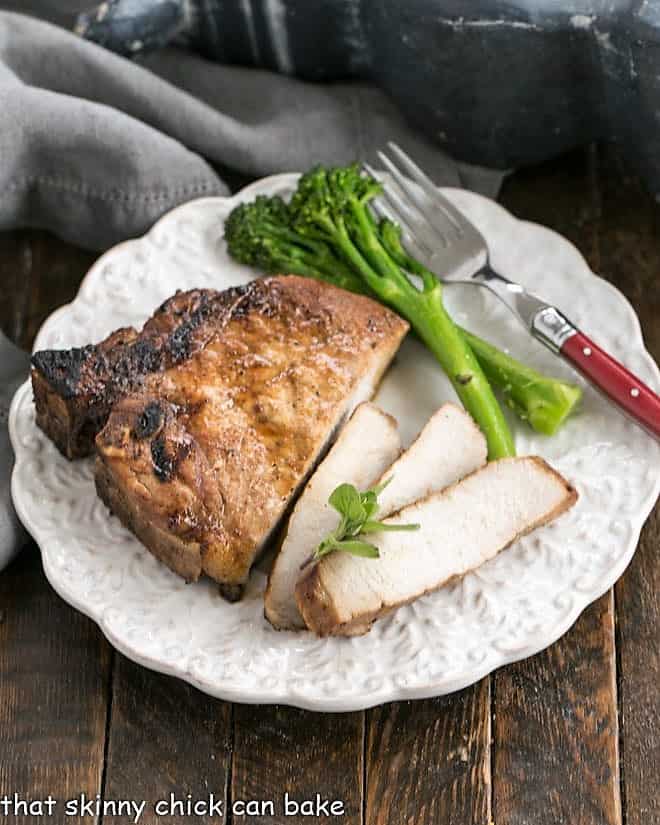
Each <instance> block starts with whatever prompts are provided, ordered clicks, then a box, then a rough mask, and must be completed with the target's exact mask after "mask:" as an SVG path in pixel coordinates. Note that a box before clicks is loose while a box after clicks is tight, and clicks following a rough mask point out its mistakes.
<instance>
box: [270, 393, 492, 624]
mask: <svg viewBox="0 0 660 825" xmlns="http://www.w3.org/2000/svg"><path fill="white" fill-rule="evenodd" d="M367 406H371V405H363V406H362V407H359V408H358V409H357V410H356V411H355V414H354V416H353V418H352V419H351V421H349V423H348V424H347V425H346V427H345V428H344V429H343V430H342V433H341V436H340V437H339V439H337V441H336V442H335V444H334V446H333V448H332V450H331V451H330V452H329V453H328V456H327V458H326V459H325V461H324V462H323V463H322V464H321V466H320V467H319V468H318V470H317V471H316V472H315V473H314V475H313V476H312V478H311V480H310V482H309V484H308V485H307V487H306V488H305V491H304V492H303V494H302V495H301V497H300V498H299V499H298V502H297V503H296V507H295V509H294V511H293V514H292V516H291V519H290V521H289V526H288V530H287V534H286V538H285V539H284V541H283V543H282V547H281V549H280V552H279V554H278V556H277V558H276V559H275V564H274V565H273V569H272V571H271V574H270V578H269V580H268V588H267V589H266V595H265V605H266V617H267V618H268V620H269V621H270V622H271V624H273V625H274V626H275V627H278V628H280V629H301V628H304V627H305V622H304V620H303V618H302V616H301V615H300V611H299V610H298V605H297V604H296V600H295V588H296V584H297V582H298V578H299V577H300V574H301V573H300V565H301V564H302V563H303V562H304V561H305V560H306V559H307V558H308V557H309V555H310V553H311V552H312V551H313V550H314V548H315V547H316V546H317V545H318V543H319V542H320V541H321V540H322V539H323V538H324V537H325V536H326V535H327V534H328V533H329V532H330V530H332V529H333V528H334V527H336V525H337V524H338V522H339V517H338V515H337V513H336V512H335V511H334V510H332V508H331V507H330V506H329V505H328V496H329V495H330V493H331V492H332V491H333V490H334V489H335V487H336V486H337V485H339V484H341V483H342V482H344V481H346V482H349V483H351V484H355V485H356V486H357V487H358V488H359V489H364V488H365V487H369V486H372V485H374V484H381V483H383V482H384V481H387V480H388V479H390V481H389V483H388V485H387V487H385V489H384V490H383V491H382V492H381V494H380V496H379V497H378V501H379V510H378V518H380V519H382V518H384V517H386V516H390V515H392V513H394V512H396V511H397V510H400V509H401V508H402V507H404V506H406V505H407V504H412V502H414V501H417V500H418V499H420V498H424V497H425V496H428V495H429V494H430V493H433V492H438V491H439V490H442V489H443V487H446V486H447V485H449V484H453V483H454V482H455V481H458V480H459V479H460V478H463V476H466V475H467V474H468V473H471V472H472V471H473V470H476V469H477V468H478V467H481V466H482V465H483V464H485V462H486V455H487V452H488V448H487V445H486V439H485V438H484V436H483V433H482V432H481V430H480V429H479V428H478V427H477V425H476V424H475V423H474V421H473V420H472V418H470V416H469V415H468V413H466V412H465V411H464V410H462V409H460V408H459V407H457V406H456V404H443V406H442V407H440V409H439V410H437V411H436V412H435V413H434V414H433V415H432V416H431V418H430V419H429V420H428V421H427V423H426V424H425V425H424V427H423V429H422V431H421V432H420V433H419V435H418V436H417V438H416V439H415V440H414V441H413V443H412V444H411V445H410V447H409V448H408V449H407V450H406V451H405V452H404V453H403V454H402V455H400V456H399V457H398V458H397V460H396V461H394V463H393V464H392V463H391V462H387V465H388V466H387V469H385V468H384V465H381V467H380V470H381V474H380V476H378V469H377V465H378V464H380V463H381V458H384V456H382V455H381V453H379V452H378V451H377V450H376V446H377V445H378V444H379V443H380V444H382V445H383V447H385V445H386V444H387V439H386V438H385V436H384V435H383V434H382V433H381V430H382V429H383V427H384V426H385V425H384V422H383V423H381V424H380V426H379V422H378V421H373V422H372V423H371V424H370V426H369V429H368V431H366V432H361V430H362V429H364V428H365V425H367V424H368V420H366V419H367V416H366V414H365V413H363V414H362V416H361V418H360V419H358V413H359V412H360V411H361V410H362V409H363V408H366V407H367ZM372 409H377V408H372ZM380 415H381V416H383V415H384V413H380ZM381 452H382V451H381ZM392 457H394V456H392ZM350 558H353V557H352V556H351V557H348V558H347V562H346V564H350V563H351V562H350ZM366 629H368V627H367V628H364V630H366ZM353 630H354V632H356V633H359V632H364V630H363V629H362V628H359V627H357V626H355V627H354V628H353Z"/></svg>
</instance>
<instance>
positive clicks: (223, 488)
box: [96, 276, 407, 596]
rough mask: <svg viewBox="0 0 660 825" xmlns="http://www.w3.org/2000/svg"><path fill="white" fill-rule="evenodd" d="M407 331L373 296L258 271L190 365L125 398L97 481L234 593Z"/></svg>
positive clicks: (112, 499) (153, 378) (172, 549)
mask: <svg viewBox="0 0 660 825" xmlns="http://www.w3.org/2000/svg"><path fill="white" fill-rule="evenodd" d="M406 330H407V324H406V323H405V322H404V321H403V320H401V319H400V318H399V317H398V316H397V315H395V314H394V313H393V312H390V311H389V310H387V309H385V308H384V307H382V306H381V305H380V304H377V303H375V302H374V301H372V300H370V299H369V298H364V297H362V296H357V295H353V294H351V293H349V292H345V291H343V290H340V289H336V288H335V287H332V286H328V285H327V284H323V283H319V282H316V281H312V280H309V279H306V278H299V277H295V276H281V277H274V278H267V279H263V280H258V281H254V282H253V283H251V284H250V285H249V286H248V287H247V289H246V290H244V292H243V294H242V298H241V300H240V301H239V302H237V303H236V305H235V307H234V309H233V310H232V311H231V312H230V313H228V317H227V318H226V319H225V321H224V323H223V324H222V327H221V330H220V331H219V332H218V334H216V335H215V336H214V337H211V338H210V339H209V340H208V341H207V342H206V344H205V345H204V346H202V347H201V348H199V349H198V350H197V351H196V352H195V353H194V354H193V355H191V356H190V357H189V358H188V359H187V360H186V361H185V362H183V363H181V364H178V365H176V366H173V367H171V368H169V369H165V370H164V371H162V372H160V373H157V374H154V375H150V376H147V377H146V378H145V379H144V380H143V385H142V388H141V390H140V391H139V392H137V393H133V394H131V395H128V396H126V397H125V398H123V399H122V400H120V401H118V402H117V403H116V404H115V405H114V407H113V409H112V412H111V414H110V417H109V419H108V422H107V424H106V426H105V427H104V428H103V430H102V431H101V432H100V433H99V435H98V436H97V439H96V446H97V452H98V457H97V467H96V485H97V489H98V492H99V495H100V496H101V498H102V499H103V500H104V501H105V502H106V503H107V504H108V506H109V507H110V509H111V510H112V511H113V512H114V513H116V514H117V515H118V516H119V518H120V519H121V520H122V521H123V523H124V524H126V525H127V526H128V527H129V528H130V529H131V530H133V532H134V533H135V534H136V535H137V537H138V538H139V539H140V540H141V541H142V542H143V543H144V544H145V545H146V546H147V547H148V548H149V550H151V552H152V553H154V555H156V556H157V557H158V558H159V559H161V560H162V561H163V562H165V563H166V564H167V565H168V566H169V567H170V568H171V569H172V570H174V571H175V572H176V573H178V574H179V575H181V576H183V577H184V578H186V579H188V580H194V579H197V578H198V577H199V576H200V575H201V574H202V573H205V574H207V575H209V576H210V577H211V578H213V579H215V580H216V581H218V582H220V583H221V584H222V585H223V592H225V594H226V595H228V596H232V595H233V596H238V595H239V593H240V589H241V586H242V585H243V584H244V582H245V581H246V579H247V576H248V573H249V570H250V567H251V565H252V563H253V561H254V560H255V557H256V556H257V555H258V553H259V551H260V549H261V548H262V546H263V545H264V543H265V542H266V541H267V540H268V538H269V536H270V535H271V533H272V532H273V531H274V529H275V528H276V526H277V525H278V524H279V522H280V520H281V518H282V516H283V515H284V514H285V512H286V510H287V508H288V505H289V503H290V502H291V500H292V499H293V497H294V496H295V495H296V493H297V491H298V490H299V488H300V486H301V485H302V484H303V483H304V482H305V480H306V478H307V477H308V476H309V474H310V472H311V470H312V469H313V467H314V465H315V464H316V462H317V461H318V459H319V457H320V456H321V455H322V454H323V452H324V450H325V448H326V446H327V444H328V442H329V440H330V439H331V437H332V435H333V433H334V432H335V431H336V429H337V427H338V426H339V425H340V424H341V422H342V421H343V419H344V418H345V417H346V416H347V415H348V414H349V413H350V411H351V410H352V409H353V408H354V407H355V406H356V404H358V403H359V402H360V401H363V400H364V399H366V398H369V397H370V396H371V395H372V394H373V392H374V390H375V388H376V386H377V384H378V382H379V380H380V377H381V375H382V374H383V372H384V370H385V369H386V367H387V365H388V364H389V362H390V360H391V359H392V357H393V355H394V353H395V352H396V350H397V349H398V347H399V344H400V342H401V339H402V338H403V336H404V334H405V332H406Z"/></svg>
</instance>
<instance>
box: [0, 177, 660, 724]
mask: <svg viewBox="0 0 660 825" xmlns="http://www.w3.org/2000/svg"><path fill="white" fill-rule="evenodd" d="M295 179H296V176H294V175H279V176H275V177H272V178H267V179H265V180H263V181H260V182H258V183H256V184H254V185H252V186H250V187H248V188H247V189H245V190H243V191H242V192H240V193H239V194H238V195H236V196H235V197H233V198H206V199H203V200H198V201H193V202H191V203H188V204H185V205H184V206H181V207H179V208H178V209H175V210H174V211H173V212H171V213H170V214H168V215H166V216H165V217H164V218H162V219H161V220H160V221H159V222H158V223H157V224H156V226H155V227H154V228H153V229H152V230H151V232H149V233H148V234H147V235H146V236H145V237H143V238H140V239H138V240H134V241H129V242H127V243H124V244H121V245H120V246H117V247H115V248H114V249H112V250H110V251H109V252H108V253H107V254H105V255H104V256H103V257H102V258H100V260H99V261H97V263H96V264H95V265H94V266H93V267H92V269H91V270H90V272H89V274H88V275H87V277H86V278H85V280H84V282H83V284H82V286H81V289H80V292H79V293H78V296H77V297H76V299H75V301H74V302H73V303H71V304H69V305H68V306H65V307H62V308H61V309H59V310H57V312H55V313H53V315H51V316H50V318H49V319H48V320H47V321H46V323H45V324H44V326H43V328H42V329H41V332H40V333H39V336H38V337H37V341H36V344H35V347H36V348H37V349H42V348H46V347H70V346H73V345H81V344H85V343H88V342H89V341H97V340H99V339H101V338H103V337H104V336H105V335H107V334H108V333H109V332H110V331H111V330H114V329H115V328H117V327H119V326H124V325H128V324H132V325H136V326H139V325H141V324H142V323H143V322H144V320H145V319H146V318H147V317H148V316H149V315H150V314H151V312H152V311H153V309H154V308H155V307H156V306H157V305H158V304H160V303H161V302H162V301H163V300H164V299H165V298H167V297H168V296H169V295H171V294H172V293H173V292H174V291H175V290H176V289H189V288H192V287H214V288H217V289H224V288H225V287H228V286H231V285H234V284H238V283H245V282H246V281H248V280H250V279H251V278H252V277H254V275H255V273H253V272H251V271H249V270H247V269H245V268H244V267H241V266H238V265H236V264H235V263H234V262H233V261H231V260H230V259H229V258H228V256H227V253H226V251H225V246H224V243H223V240H222V234H223V221H224V219H225V217H226V216H227V215H228V213H229V212H230V210H231V209H232V208H233V207H234V206H235V205H236V203H238V202H239V201H242V200H246V199H252V198H253V197H254V196H255V195H257V194H258V193H266V194H271V193H276V192H279V193H282V194H286V193H287V192H288V191H290V189H291V188H292V187H293V185H294V184H295ZM446 194H447V195H448V197H450V198H451V199H452V201H454V202H455V203H456V205H457V206H459V207H460V208H461V209H463V210H465V212H466V213H467V215H468V216H469V217H470V219H471V220H473V221H474V222H475V223H476V225H477V226H478V227H479V229H480V230H481V231H482V232H483V234H484V235H485V237H486V239H487V241H488V244H489V247H490V250H491V254H492V260H493V263H494V265H495V267H496V268H497V269H499V270H500V271H501V272H503V273H505V274H508V275H510V276H512V277H514V278H515V279H516V280H519V281H521V282H522V283H523V284H526V285H527V286H529V287H531V288H533V289H534V291H535V292H537V293H539V294H540V295H543V296H544V297H546V298H548V299H549V300H551V301H553V302H555V303H556V304H558V305H559V306H560V307H564V308H565V309H566V311H567V312H568V313H569V315H570V316H571V318H572V319H574V320H575V321H576V322H577V323H578V324H580V326H582V327H583V328H584V329H585V331H586V332H587V333H589V334H593V336H594V338H595V339H596V340H597V341H599V342H600V343H602V344H603V345H604V346H605V347H606V348H607V349H608V350H609V351H610V352H612V353H613V354H614V355H615V356H617V357H618V358H620V359H621V360H622V361H623V362H624V363H625V364H626V365H627V366H629V367H630V368H631V369H632V370H633V371H634V372H636V373H637V374H638V375H639V376H640V377H641V378H643V379H645V380H646V381H647V382H649V383H650V384H651V385H652V386H655V387H657V386H658V384H659V373H658V369H657V367H656V365H655V364H654V362H653V361H652V359H651V358H650V356H649V355H648V353H647V352H646V351H645V349H644V345H643V342H642V336H641V333H640V328H639V323H638V321H637V318H636V316H635V314H634V312H633V310H632V308H631V307H630V305H629V304H628V302H627V301H626V300H625V298H624V297H623V296H622V295H621V294H620V293H619V292H618V291H617V290H616V289H614V288H613V287H612V286H610V285H609V284H607V283H606V282H605V281H603V280H601V279H600V278H598V277H596V276H595V275H594V274H593V273H591V272H590V271H589V269H588V267H587V265H586V263H585V261H584V260H583V258H582V257H581V256H580V254H579V253H578V252H577V250H576V249H575V248H574V247H573V246H571V245H570V244H569V243H568V242H567V241H566V240H564V239H563V238H561V237H560V236H559V235H556V234H555V233H553V232H551V231H549V230H547V229H543V228H541V227H539V226H536V225H534V224H529V223H523V222H520V221H518V220H516V219H515V218H514V217H512V216H511V215H510V214H509V213H508V212H506V211H505V210H504V209H502V207H500V206H498V205H497V204H495V203H493V202H492V201H490V200H487V199H486V198H483V197H480V196H478V195H474V194H471V193H469V192H465V191H460V190H448V191H447V192H446ZM447 303H448V304H449V306H450V309H451V310H452V313H453V315H454V317H455V318H456V319H457V320H458V321H459V322H461V323H463V324H465V326H467V327H468V328H471V329H474V330H478V331H479V332H480V334H482V335H483V336H484V337H486V338H489V339H490V340H492V341H494V342H496V343H498V344H500V345H501V346H504V347H508V348H509V349H511V351H512V352H513V353H514V354H518V355H519V356H522V357H523V358H524V360H525V361H527V362H529V363H531V364H533V365H534V366H536V367H538V368H540V369H541V370H545V371H547V372H549V373H554V374H555V375H560V376H564V377H566V378H570V379H572V380H578V379H576V376H575V375H574V374H572V372H571V371H570V370H569V368H568V367H566V366H565V365H564V364H563V363H561V362H560V361H558V360H557V359H556V358H554V356H552V355H551V354H550V353H548V352H547V351H545V350H544V349H543V348H542V347H541V346H540V345H538V344H536V343H535V342H534V341H533V340H532V339H531V338H529V337H528V336H526V334H525V333H524V332H523V330H522V329H521V328H519V327H517V326H516V322H515V321H513V320H512V319H511V318H510V317H509V316H508V314H507V312H506V310H504V309H503V308H501V307H500V306H499V305H498V303H497V301H496V300H495V299H494V298H491V297H490V296H489V295H488V294H484V293H483V292H482V291H480V290H478V289H475V288H473V289H470V288H466V287H452V288H451V290H447ZM452 397H453V391H452V389H451V387H450V385H449V383H448V382H447V381H446V379H445V378H444V376H443V375H442V373H441V371H440V369H439V367H438V366H437V364H436V363H435V362H434V360H433V359H432V358H431V356H429V354H428V353H427V352H426V351H425V350H424V349H423V348H422V346H421V345H420V344H419V343H417V342H416V341H414V340H407V341H406V342H405V343H404V345H403V347H402V349H401V351H400V354H399V356H398V358H397V361H396V363H395V364H394V366H393V367H392V368H391V369H390V371H389V373H388V374H387V376H386V378H385V381H384V382H383V385H382V387H381V389H380V392H379V394H378V396H377V399H376V400H377V401H378V402H379V403H380V404H381V405H382V406H383V407H384V408H385V409H386V410H388V411H390V412H392V413H393V414H394V415H395V416H396V417H397V418H398V419H399V422H400V425H401V428H402V431H403V434H404V437H405V438H406V439H407V440H410V439H411V438H412V436H413V435H414V434H415V433H416V431H417V430H418V429H419V428H420V427H421V426H422V424H423V423H424V422H425V421H426V419H427V418H428V417H429V416H430V415H431V413H432V412H433V411H434V410H435V409H436V408H437V407H438V406H439V405H440V404H441V403H442V402H443V401H445V400H447V399H450V398H452ZM511 421H512V425H513V426H514V429H515V435H516V444H517V448H518V452H519V453H520V454H523V453H538V454H540V455H542V456H544V457H546V458H547V459H549V460H550V461H551V462H552V464H553V465H554V466H556V467H557V468H558V469H559V470H560V471H561V472H562V473H564V474H565V475H566V476H567V477H568V478H569V479H570V480H571V481H572V482H573V483H574V484H575V485H576V487H577V488H578V490H579V493H580V500H579V503H578V504H577V506H576V507H575V508H574V509H573V510H571V511H570V512H569V513H568V514H567V515H565V516H564V517H562V518H561V519H560V520H559V521H557V522H556V523H555V524H554V525H550V526H548V527H546V528H543V529H541V530H538V531H537V532H535V533H534V534H533V535H531V536H529V537H527V538H526V539H524V540H522V541H520V542H518V543H516V544H515V545H514V546H512V547H511V548H509V549H508V550H506V551H504V552H503V553H501V554H500V555H499V556H498V557H497V558H496V559H495V560H493V561H492V562H490V563H489V564H486V565H484V566H483V567H482V568H481V569H480V570H479V571H477V572H475V573H472V574H470V575H468V576H466V577H465V578H464V579H463V580H462V581H460V582H459V583H458V584H456V585H455V586H452V587H448V588H445V589H443V590H442V591H440V592H438V593H435V594H432V595H429V596H427V597H424V598H422V599H420V600H418V601H417V602H415V603H414V604H412V605H410V606H408V607H405V608H403V609H401V610H399V611H398V612H397V613H395V614H394V615H392V616H391V617H390V618H388V619H385V620H383V621H380V622H377V623H376V624H375V626H374V628H373V630H372V631H371V633H370V634H369V635H367V636H364V637H361V638H356V639H327V640H320V639H317V638H315V637H314V636H312V635H311V634H308V633H301V634H293V633H283V632H277V631H275V630H273V629H272V628H271V627H270V625H269V624H268V623H267V622H266V621H265V619H264V618H263V613H262V610H263V604H262V591H263V588H264V584H265V574H264V572H263V571H262V570H255V571H254V572H253V575H252V578H251V582H250V585H249V587H248V590H247V593H246V596H245V598H244V599H243V601H241V602H240V603H238V604H228V603H227V602H224V601H223V600H222V599H221V598H220V597H219V596H218V595H217V591H216V588H215V587H214V586H213V584H212V583H211V582H209V581H201V582H198V583H197V584H194V585H186V584H184V582H183V581H181V580H180V579H179V578H177V577H176V576H175V575H174V574H172V573H170V572H169V570H167V569H166V568H165V567H164V566H162V565H161V564H159V563H158V562H157V561H156V560H155V559H154V558H153V557H152V556H151V555H150V554H149V553H148V552H147V551H146V550H145V549H144V548H143V547H142V545H141V544H140V543H139V542H138V541H137V540H136V539H135V538H134V537H133V536H132V535H131V534H130V533H129V532H128V531H127V530H125V529H124V528H123V527H122V526H121V525H120V524H119V522H118V520H117V519H116V518H114V517H111V516H110V515H109V514H108V511H107V510H106V508H105V506H104V505H103V504H102V503H101V501H100V500H99V499H98V498H97V497H96V495H95V492H94V485H93V481H92V466H91V461H89V460H84V461H78V462H75V463H70V462H68V461H66V460H65V459H64V458H62V456H61V455H60V454H59V453H58V452H57V450H56V449H55V447H54V446H53V445H52V444H51V443H50V441H49V440H48V439H47V438H46V437H45V436H44V435H43V434H42V433H41V431H40V430H38V429H37V427H36V426H35V420H34V409H33V404H32V392H31V389H30V385H29V383H26V384H25V385H24V386H23V387H21V388H20V389H19V391H18V392H17V394H16V396H15V398H14V402H13V405H12V409H11V414H10V422H9V424H10V432H11V438H12V442H13V445H14V449H15V451H16V467H15V470H14V476H13V487H12V490H13V496H14V502H15V505H16V509H17V511H18V513H19V515H20V517H21V519H22V521H23V523H24V524H25V526H26V527H27V529H28V530H29V531H30V532H31V533H32V535H33V536H34V538H35V539H36V541H37V542H38V544H39V546H40V547H41V552H42V556H43V562H44V568H45V571H46V575H47V576H48V578H49V580H50V582H51V584H52V585H53V587H54V588H55V589H56V590H57V592H58V593H59V594H60V595H61V596H62V597H63V598H64V599H65V600H66V601H68V602H69V603H70V604H72V605H73V606H74V607H76V608H77V609H78V610H81V611H83V612H84V613H86V614H87V615H88V616H90V617H91V618H92V619H94V621H96V622H97V623H98V624H99V626H100V627H101V629H102V630H103V632H104V633H105V635H106V636H107V637H108V639H109V640H110V641H111V642H112V644H113V645H115V647H116V648H117V649H119V650H120V651H121V652H122V653H124V654H125V655H126V656H128V657H129V658H130V659H133V660H134V661H136V662H139V663H140V664H143V665H145V666H147V667H150V668H153V669H154V670H159V671H163V672H165V673H170V674H173V675H175V676H179V677H180V678H182V679H185V680H187V681H188V682H191V683H192V684H194V685H196V686H197V687H199V688H200V689H201V690H203V691H205V692H207V693H209V694H211V695H213V696H218V697H221V698H224V699H231V700H234V701H240V702H283V703H287V704H292V705H298V706H300V707H305V708H313V709H317V710H326V711H339V710H356V709H359V708H365V707H368V706H371V705H376V704H379V703H381V702H386V701H389V700H393V699H411V698H418V697H424V696H435V695H439V694H443V693H449V692H451V691H454V690H457V689H458V688H462V687H464V686H466V685H469V684H470V683H472V682H474V681H476V680H478V679H479V678H481V677H482V676H483V675H485V674H486V673H488V672H489V671H491V670H493V669H494V668H496V667H499V666H500V665H504V664H506V663H507V662H511V661H514V660H516V659H520V658H523V657H525V656H529V655H530V654H532V653H536V652H537V651H539V650H541V649H542V648H544V647H545V646H547V645H548V644H550V643H551V642H553V641H554V640H555V639H557V638H558V637H559V636H561V634H562V633H564V632H565V631H566V630H567V629H568V628H569V627H570V625H571V624H572V623H573V622H574V621H575V619H576V618H577V616H578V615H579V613H580V612H581V611H582V610H583V609H584V608H585V607H586V606H587V605H588V604H589V603H590V602H591V601H593V600H594V599H596V598H597V597H598V596H600V595H601V594H602V593H603V592H604V591H605V590H607V588H609V587H610V586H611V585H612V584H613V583H614V581H615V580H616V579H617V578H618V577H619V576H620V575H621V573H622V572H623V570H624V569H625V567H626V565H627V564H628V562H629V561H630V559H631V557H632V554H633V552H634V550H635V546H636V544H637V539H638V536H639V531H640V528H641V526H642V524H643V522H644V520H645V518H646V516H647V515H648V513H649V511H650V510H651V507H652V506H653V503H654V502H655V500H656V498H657V494H658V488H659V475H660V472H659V470H660V449H659V447H658V445H657V444H656V443H655V442H654V441H653V440H652V439H651V438H649V437H648V436H646V435H645V434H644V433H643V432H642V431H641V430H639V429H637V428H636V427H635V426H634V425H633V424H632V423H631V422H630V421H628V420H627V419H626V418H624V417H623V416H622V415H620V414H619V413H618V412H617V411H616V410H615V409H613V408H612V407H611V406H610V405H609V404H608V403H607V402H606V401H604V400H603V399H602V398H601V397H600V396H599V395H598V394H597V393H596V392H594V391H593V390H592V389H591V388H589V387H586V388H585V398H584V403H583V407H582V409H581V411H580V413H579V414H578V415H577V416H575V417H574V418H573V419H572V420H571V421H569V422H568V423H567V425H566V426H565V428H564V429H563V431H562V432H561V433H560V434H559V435H558V436H556V437H554V438H552V439H546V438H543V437H541V436H537V435H536V434H534V433H533V432H532V431H531V430H529V429H528V428H526V427H524V426H522V425H519V424H518V423H517V422H515V421H514V420H513V419H511Z"/></svg>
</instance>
